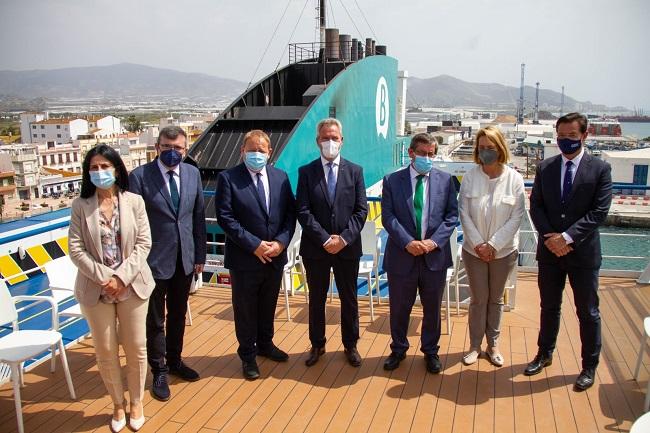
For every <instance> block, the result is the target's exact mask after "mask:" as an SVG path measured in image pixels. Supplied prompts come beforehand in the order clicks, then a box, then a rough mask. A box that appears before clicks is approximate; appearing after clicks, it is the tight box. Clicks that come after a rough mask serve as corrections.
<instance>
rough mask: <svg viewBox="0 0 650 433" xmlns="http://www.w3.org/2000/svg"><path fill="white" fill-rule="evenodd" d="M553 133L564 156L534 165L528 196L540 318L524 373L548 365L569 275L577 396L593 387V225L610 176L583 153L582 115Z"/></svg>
mask: <svg viewBox="0 0 650 433" xmlns="http://www.w3.org/2000/svg"><path fill="white" fill-rule="evenodd" d="M555 129H556V131H557V143H558V146H559V148H560V151H561V152H562V153H561V155H557V156H555V157H553V158H549V159H545V160H544V161H542V163H541V164H539V165H538V166H537V172H536V173H535V182H534V184H533V190H532V193H531V196H530V216H531V219H532V220H533V223H534V224H535V228H536V229H537V231H538V232H539V242H538V243H537V261H538V262H539V265H538V266H539V270H538V276H537V279H538V285H539V293H540V298H541V315H540V330H539V337H538V339H537V346H538V352H537V356H535V358H534V359H533V360H532V361H531V362H530V363H529V364H528V366H527V367H526V370H525V371H524V374H526V375H528V376H532V375H534V374H537V373H539V372H541V371H542V369H543V368H544V367H546V366H548V365H551V362H552V360H553V350H554V349H555V341H556V338H557V334H558V331H559V328H560V306H561V304H562V292H563V290H564V286H565V284H566V277H567V275H568V276H569V283H570V284H571V288H572V289H573V298H574V301H575V305H576V310H577V313H578V319H579V322H580V341H581V342H582V371H581V372H580V375H579V376H578V378H577V380H576V383H575V388H576V390H578V391H582V390H585V389H587V388H589V387H591V386H592V385H593V383H594V379H595V374H596V367H597V366H598V358H599V356H600V347H601V335H600V312H599V310H598V269H599V268H600V264H601V260H602V256H601V251H600V236H599V233H598V226H600V225H601V224H602V223H603V222H604V221H605V218H606V217H607V212H608V211H609V206H610V204H611V201H612V177H611V168H610V166H609V164H608V163H606V162H604V161H602V160H600V159H597V158H594V157H592V156H591V155H589V154H588V153H586V152H585V151H584V148H583V144H584V141H585V139H586V138H587V118H586V117H585V116H583V115H581V114H579V113H570V114H567V115H565V116H562V117H560V118H559V119H558V121H557V123H556V126H555Z"/></svg>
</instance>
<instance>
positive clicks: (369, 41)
mask: <svg viewBox="0 0 650 433" xmlns="http://www.w3.org/2000/svg"><path fill="white" fill-rule="evenodd" d="M369 56H372V39H371V38H366V57H369Z"/></svg>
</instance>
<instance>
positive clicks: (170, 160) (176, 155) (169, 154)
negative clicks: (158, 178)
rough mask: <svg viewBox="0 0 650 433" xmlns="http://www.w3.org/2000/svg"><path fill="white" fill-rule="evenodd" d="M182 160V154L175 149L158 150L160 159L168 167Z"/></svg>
mask: <svg viewBox="0 0 650 433" xmlns="http://www.w3.org/2000/svg"><path fill="white" fill-rule="evenodd" d="M182 160H183V155H181V153H180V152H179V151H178V150H176V149H169V150H163V151H162V152H160V161H161V162H162V163H163V164H165V165H166V166H167V167H169V168H173V167H176V166H177V165H178V164H180V163H181V161H182Z"/></svg>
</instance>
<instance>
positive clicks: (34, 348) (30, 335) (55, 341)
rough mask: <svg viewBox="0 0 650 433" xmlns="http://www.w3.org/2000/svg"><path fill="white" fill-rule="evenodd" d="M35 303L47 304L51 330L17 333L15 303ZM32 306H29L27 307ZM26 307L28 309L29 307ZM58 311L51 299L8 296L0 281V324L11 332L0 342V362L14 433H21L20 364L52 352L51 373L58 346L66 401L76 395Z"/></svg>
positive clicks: (22, 430) (2, 282)
mask: <svg viewBox="0 0 650 433" xmlns="http://www.w3.org/2000/svg"><path fill="white" fill-rule="evenodd" d="M19 301H35V302H36V303H38V302H47V303H49V304H50V305H51V307H52V327H53V329H52V330H24V331H21V330H19V329H18V310H16V305H15V302H19ZM31 305H33V303H32V304H31ZM31 305H30V306H31ZM57 312H58V308H57V303H56V301H55V300H54V298H52V297H51V296H14V297H12V296H11V294H10V293H9V289H8V288H7V285H6V284H5V282H4V280H0V324H1V325H4V324H7V323H11V324H12V326H13V332H12V333H10V334H8V335H5V336H4V337H1V338H0V362H4V363H6V364H9V366H10V368H11V381H12V382H13V387H14V402H15V404H16V419H17V423H18V432H19V433H23V432H24V431H25V429H24V425H23V412H22V404H21V399H20V388H21V386H24V385H25V382H24V379H23V362H25V361H27V360H29V359H31V358H34V357H35V356H36V355H38V354H40V353H43V352H45V351H48V350H51V351H52V363H51V370H52V372H54V367H55V363H54V359H55V357H56V349H57V346H58V349H59V354H60V356H61V363H62V364H63V371H64V373H65V380H66V382H67V383H68V390H69V391H70V397H71V398H72V399H73V400H74V399H76V398H77V397H76V395H75V392H74V387H73V385H72V377H71V376H70V369H69V368H68V360H67V358H66V355H65V346H64V345H63V336H62V335H61V333H60V332H59V331H58V323H59V321H58V316H57Z"/></svg>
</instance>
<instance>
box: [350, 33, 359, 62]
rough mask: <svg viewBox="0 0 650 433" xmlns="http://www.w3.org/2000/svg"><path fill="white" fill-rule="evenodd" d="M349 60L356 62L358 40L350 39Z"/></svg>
mask: <svg viewBox="0 0 650 433" xmlns="http://www.w3.org/2000/svg"><path fill="white" fill-rule="evenodd" d="M350 60H352V61H353V62H356V61H357V60H359V41H358V40H356V39H354V38H353V39H352V45H351V46H350Z"/></svg>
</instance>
